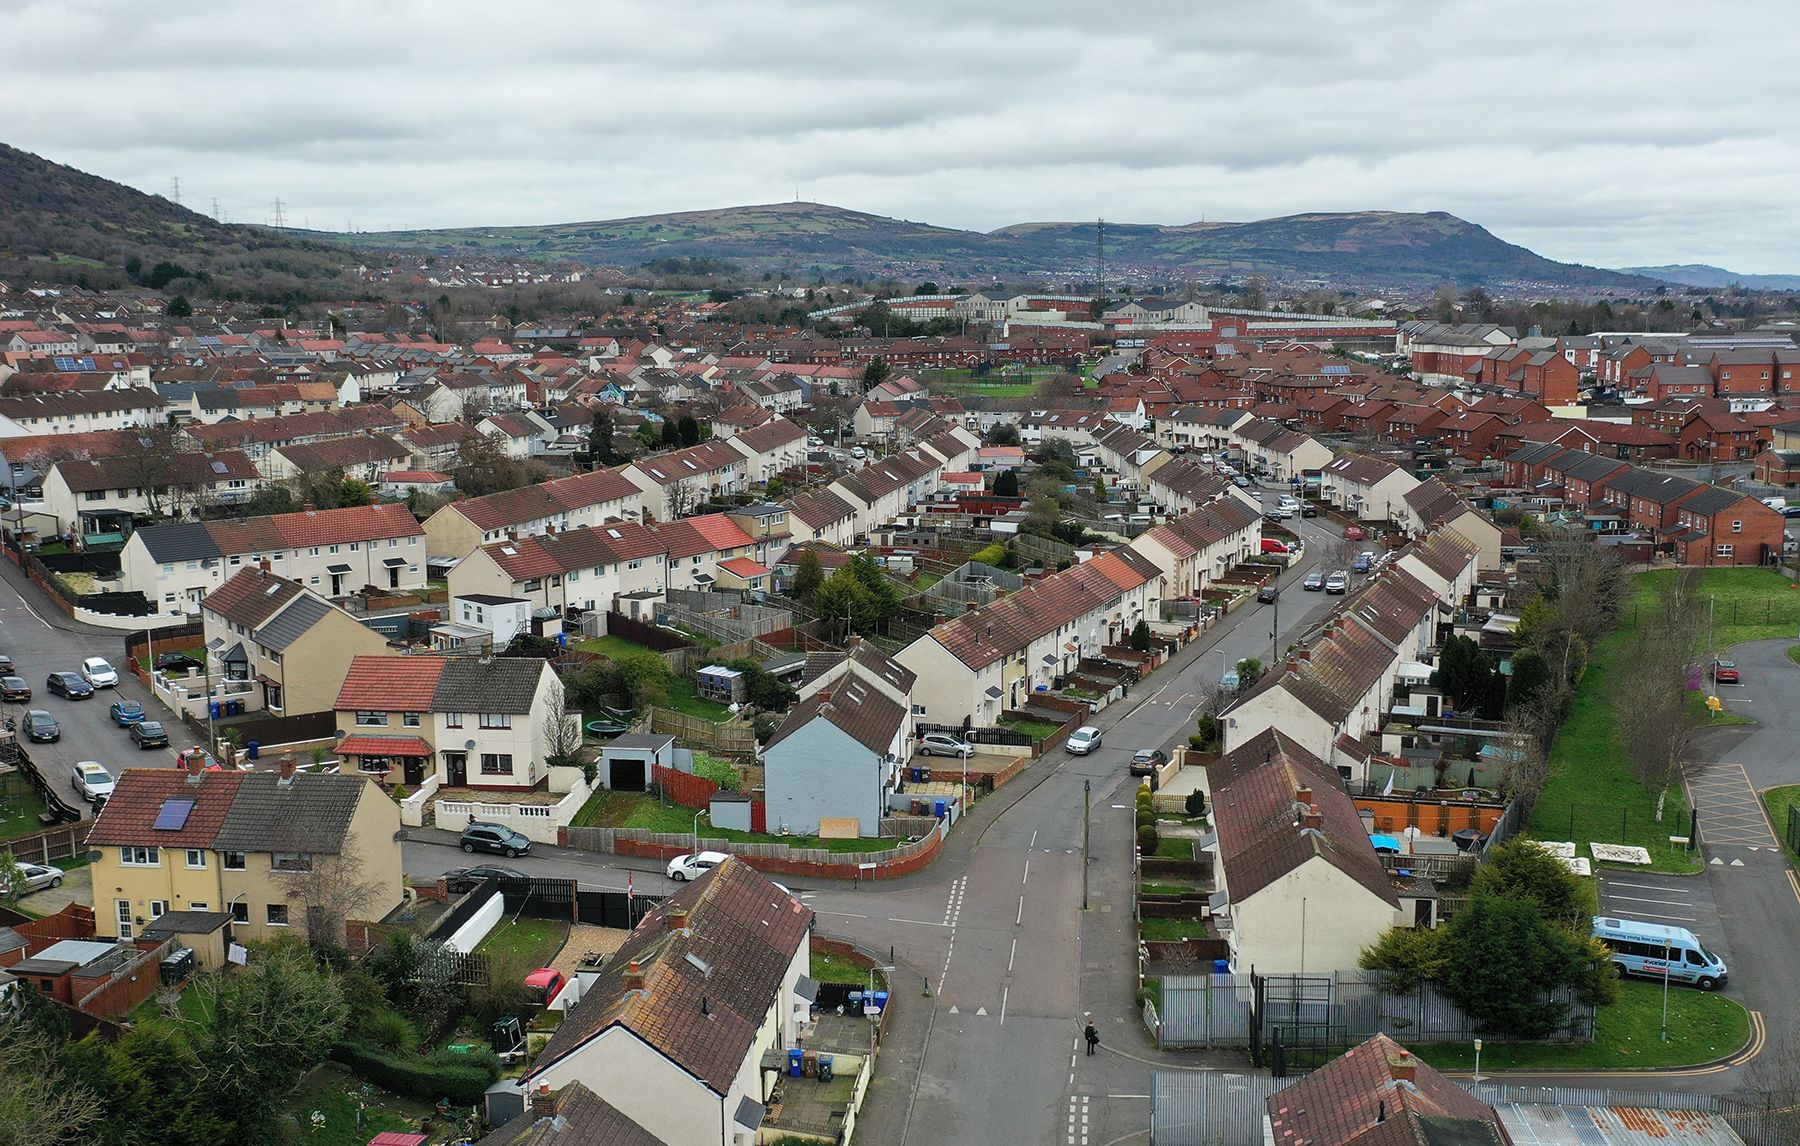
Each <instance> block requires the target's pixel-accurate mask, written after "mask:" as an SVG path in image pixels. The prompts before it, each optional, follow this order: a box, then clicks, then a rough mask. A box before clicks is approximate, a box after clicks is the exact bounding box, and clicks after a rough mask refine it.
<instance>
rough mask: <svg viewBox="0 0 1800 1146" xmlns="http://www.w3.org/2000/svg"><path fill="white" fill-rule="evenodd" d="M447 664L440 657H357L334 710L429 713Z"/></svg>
mask: <svg viewBox="0 0 1800 1146" xmlns="http://www.w3.org/2000/svg"><path fill="white" fill-rule="evenodd" d="M447 663H449V662H448V661H446V660H445V659H444V658H443V657H392V656H360V657H357V658H356V659H355V660H353V661H351V662H350V671H349V672H348V673H346V674H345V675H344V686H343V687H342V688H340V689H339V690H338V696H337V703H336V704H335V705H334V706H333V707H335V708H336V709H337V710H338V711H339V712H355V711H358V710H369V711H378V712H430V711H431V698H432V697H433V696H435V695H436V694H437V685H438V678H439V677H440V676H442V675H443V673H444V665H445V664H447Z"/></svg>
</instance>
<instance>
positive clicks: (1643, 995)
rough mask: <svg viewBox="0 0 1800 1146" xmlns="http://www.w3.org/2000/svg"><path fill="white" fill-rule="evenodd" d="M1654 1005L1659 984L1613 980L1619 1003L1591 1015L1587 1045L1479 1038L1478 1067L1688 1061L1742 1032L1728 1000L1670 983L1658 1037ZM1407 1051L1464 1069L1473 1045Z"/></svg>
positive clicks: (1740, 1041)
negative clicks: (1666, 1014) (1483, 1040)
mask: <svg viewBox="0 0 1800 1146" xmlns="http://www.w3.org/2000/svg"><path fill="white" fill-rule="evenodd" d="M1662 1005H1663V989H1662V986H1661V985H1660V984H1658V983H1649V982H1645V981H1643V980H1640V979H1627V980H1625V981H1624V982H1622V983H1620V984H1619V1001H1618V1002H1616V1003H1614V1004H1613V1005H1612V1006H1610V1007H1602V1008H1600V1010H1599V1012H1598V1013H1597V1014H1596V1015H1595V1016H1594V1041H1593V1042H1591V1043H1573V1044H1568V1043H1565V1044H1543V1043H1497V1042H1487V1043H1485V1044H1484V1045H1483V1046H1482V1048H1481V1069H1482V1072H1483V1073H1484V1074H1485V1073H1486V1072H1487V1071H1490V1070H1541V1069H1555V1070H1643V1069H1648V1068H1655V1067H1674V1066H1692V1065H1694V1064H1697V1063H1703V1062H1711V1061H1712V1060H1714V1059H1718V1058H1723V1057H1724V1056H1726V1055H1728V1054H1732V1053H1734V1052H1735V1051H1737V1050H1738V1049H1739V1048H1740V1047H1742V1046H1743V1045H1744V1043H1745V1042H1746V1041H1747V1040H1748V1039H1749V1037H1750V1017H1749V1015H1747V1014H1746V1013H1745V1011H1744V1008H1743V1007H1741V1006H1739V1005H1738V1004H1737V1003H1736V1002H1734V1001H1732V1000H1731V999H1728V998H1726V997H1725V996H1723V995H1718V994H1712V993H1709V992H1706V991H1697V990H1695V989H1694V988H1692V987H1671V988H1669V1038H1668V1041H1666V1042H1665V1041H1663V1039H1662ZM1412 1051H1413V1053H1415V1054H1417V1055H1418V1056H1419V1057H1420V1058H1422V1059H1424V1060H1425V1061H1426V1062H1428V1063H1430V1064H1431V1065H1432V1066H1435V1067H1437V1068H1438V1069H1440V1070H1469V1069H1471V1068H1473V1067H1474V1065H1475V1048H1474V1046H1473V1045H1467V1044H1463V1043H1456V1044H1448V1043H1437V1044H1425V1045H1414V1046H1412Z"/></svg>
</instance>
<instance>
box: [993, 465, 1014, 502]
mask: <svg viewBox="0 0 1800 1146" xmlns="http://www.w3.org/2000/svg"><path fill="white" fill-rule="evenodd" d="M994 496H995V497H1018V496H1019V474H1018V471H1016V470H1010V469H1005V470H1001V471H1000V476H999V477H997V478H995V479H994Z"/></svg>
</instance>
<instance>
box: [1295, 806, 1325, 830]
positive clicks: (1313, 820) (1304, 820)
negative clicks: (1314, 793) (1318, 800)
mask: <svg viewBox="0 0 1800 1146" xmlns="http://www.w3.org/2000/svg"><path fill="white" fill-rule="evenodd" d="M1300 826H1301V827H1303V828H1311V829H1312V830H1313V831H1315V832H1317V831H1321V830H1323V829H1324V827H1325V817H1323V816H1321V815H1319V805H1317V804H1308V805H1307V807H1306V811H1305V813H1304V814H1302V815H1301V817H1300Z"/></svg>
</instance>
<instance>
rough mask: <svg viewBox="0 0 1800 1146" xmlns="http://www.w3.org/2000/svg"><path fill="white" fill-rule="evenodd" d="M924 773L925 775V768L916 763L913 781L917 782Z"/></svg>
mask: <svg viewBox="0 0 1800 1146" xmlns="http://www.w3.org/2000/svg"><path fill="white" fill-rule="evenodd" d="M924 775H925V769H923V768H921V767H919V766H918V765H917V764H914V765H913V770H912V778H913V783H915V784H917V783H918V782H919V781H920V779H921V778H922V777H923V776H924Z"/></svg>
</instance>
